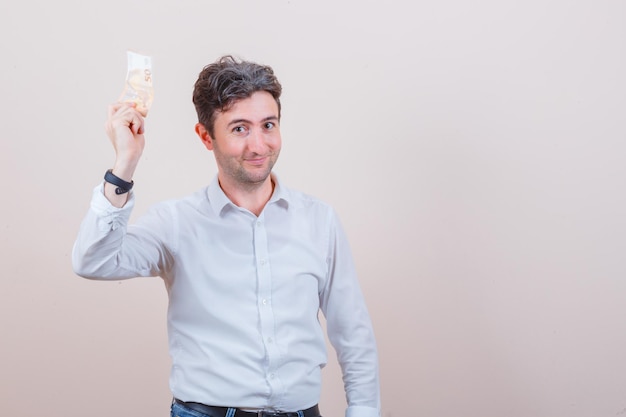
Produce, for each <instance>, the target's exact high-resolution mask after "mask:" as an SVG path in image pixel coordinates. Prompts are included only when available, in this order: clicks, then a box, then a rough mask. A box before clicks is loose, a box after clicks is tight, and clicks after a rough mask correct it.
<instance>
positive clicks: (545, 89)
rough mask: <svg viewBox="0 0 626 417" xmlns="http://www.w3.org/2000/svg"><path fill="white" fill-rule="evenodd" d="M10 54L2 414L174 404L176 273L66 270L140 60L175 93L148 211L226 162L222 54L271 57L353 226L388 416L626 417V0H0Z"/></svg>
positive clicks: (328, 186)
mask: <svg viewBox="0 0 626 417" xmlns="http://www.w3.org/2000/svg"><path fill="white" fill-rule="evenodd" d="M0 45H1V53H2V65H0V106H1V107H0V110H1V113H0V173H1V175H2V182H1V190H2V204H1V205H0V231H1V232H0V253H1V255H0V256H1V258H0V259H1V262H2V263H1V269H0V270H1V275H2V277H1V279H0V330H1V333H2V336H1V339H0V340H1V342H0V410H2V411H1V414H2V415H7V416H13V417H21V416H37V415H45V416H53V417H56V416H58V417H74V416H76V417H78V416H86V415H90V416H94V417H105V416H115V415H128V416H163V417H165V416H167V415H168V404H169V401H170V394H169V391H168V386H167V377H168V367H169V357H168V353H167V348H166V333H165V308H166V294H165V291H164V289H163V284H162V282H161V280H160V279H142V280H131V281H126V282H124V283H101V282H92V281H87V280H83V279H80V278H77V277H76V276H75V275H74V274H73V273H72V270H71V267H70V259H69V256H70V251H71V247H72V243H73V240H74V237H75V235H76V231H77V228H78V225H79V222H80V220H81V219H82V216H83V214H84V213H85V211H86V210H87V207H88V202H89V198H90V193H91V189H92V187H93V186H94V185H95V184H96V183H97V182H98V181H100V179H101V177H102V175H103V173H104V171H105V170H106V169H107V168H108V167H110V165H111V164H112V161H113V151H112V149H111V147H110V145H109V143H108V140H107V138H106V136H105V134H104V131H103V124H104V120H105V114H106V106H107V104H108V103H109V102H112V101H114V100H116V99H117V97H118V96H119V94H120V93H121V90H122V87H123V81H124V77H125V73H126V50H127V49H134V50H137V51H139V52H143V53H146V54H149V55H152V56H153V59H154V80H155V87H156V97H155V102H154V105H153V109H152V111H151V112H150V115H149V118H148V120H147V139H148V144H147V149H146V151H145V154H144V157H143V161H142V164H141V166H140V167H139V171H138V173H137V176H136V178H135V182H136V192H137V196H138V205H137V208H136V211H135V215H139V214H141V213H142V212H144V211H145V210H146V208H147V207H148V206H149V205H150V204H152V203H154V202H157V201H160V200H163V199H166V198H172V197H180V196H183V195H185V194H188V193H190V192H192V191H194V190H196V189H198V188H199V187H201V186H203V185H205V184H206V183H207V182H208V181H209V180H210V179H211V178H212V177H213V175H214V174H215V165H214V162H213V157H212V155H211V154H209V153H208V152H206V150H205V149H204V148H203V147H202V145H201V143H200V142H199V140H197V138H196V137H195V135H194V132H193V124H194V123H195V114H194V110H193V107H192V104H191V90H192V86H193V83H194V81H195V78H196V76H197V74H198V72H199V71H200V69H201V68H202V66H204V65H205V64H206V63H208V62H210V61H213V60H214V59H216V58H217V57H218V56H219V55H221V54H224V53H233V54H236V55H238V56H240V57H243V58H247V59H251V60H257V61H260V62H262V63H267V64H270V65H272V66H273V67H274V69H275V70H276V72H277V73H278V76H279V78H280V79H281V81H282V83H283V85H284V97H283V106H284V113H283V124H282V132H283V139H284V149H283V154H282V156H281V160H280V161H279V163H278V165H277V172H278V173H279V174H280V175H281V177H282V178H283V180H285V181H286V183H287V184H288V185H290V186H292V187H295V188H299V189H302V190H304V191H307V192H308V193H310V194H313V195H316V196H318V197H320V198H322V199H324V200H326V201H328V202H329V203H331V204H332V205H333V206H334V207H335V208H336V209H337V210H338V211H339V213H340V215H341V217H342V220H343V222H344V224H345V227H346V229H347V232H348V234H349V237H350V240H351V242H352V244H353V251H354V255H355V258H356V262H357V264H358V269H359V272H360V277H361V281H362V285H363V290H364V292H365V296H366V298H367V301H368V304H369V306H370V310H371V314H372V318H373V321H374V325H375V330H376V333H377V337H378V343H379V349H380V359H381V382H382V394H383V416H384V417H407V416H436V417H448V416H450V417H452V416H455V417H456V416H465V417H555V416H568V417H579V416H580V417H590V416H591V417H612V416H625V415H626V359H625V358H626V356H625V353H624V352H626V266H625V259H626V256H625V255H624V253H625V251H626V220H625V217H624V212H625V209H626V199H625V196H624V190H625V185H626V184H625V178H626V164H625V163H624V162H625V161H624V159H625V155H626V154H625V152H626V143H625V140H624V139H625V133H626V124H625V119H626V118H625V114H626V80H625V74H626V3H625V2H624V1H621V0H613V1H610V0H593V1H592V0H587V1H584V0H567V1H566V0H562V1H555V0H547V1H545V0H544V1H535V0H531V1H522V0H518V1H496V0H475V1H461V0H442V1H428V2H411V1H402V2H393V1H389V2H382V1H367V0H361V1H328V0H322V1H304V0H281V1H241V0H237V1H190V0H181V1H178V2H169V1H148V0H143V1H121V0H110V1H107V2H89V1H78V0H74V1H72V0H59V1H54V2H50V1H44V0H35V1H32V2H17V1H14V0H8V1H7V0H4V1H3V2H2V3H0ZM331 358H334V355H332V354H331ZM344 401H345V400H344V396H343V392H342V388H341V381H340V376H339V373H338V370H337V365H336V363H335V361H334V359H333V360H332V361H331V363H330V364H329V366H328V367H327V369H326V371H325V385H324V392H323V398H322V403H321V405H322V407H323V411H324V415H325V417H336V416H341V415H343V410H344V406H345V404H344Z"/></svg>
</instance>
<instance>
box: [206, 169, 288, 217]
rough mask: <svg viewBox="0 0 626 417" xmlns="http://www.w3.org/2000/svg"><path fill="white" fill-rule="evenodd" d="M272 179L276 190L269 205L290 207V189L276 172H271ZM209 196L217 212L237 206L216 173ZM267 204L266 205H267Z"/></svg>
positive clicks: (210, 202)
mask: <svg viewBox="0 0 626 417" xmlns="http://www.w3.org/2000/svg"><path fill="white" fill-rule="evenodd" d="M270 175H271V176H272V179H273V180H274V192H273V193H272V196H271V197H270V199H269V201H268V202H267V205H269V204H277V205H278V206H280V207H284V208H285V209H288V208H289V203H290V200H291V195H290V193H289V190H288V189H287V188H286V187H284V186H283V185H282V182H281V181H280V180H279V178H278V175H276V174H275V173H273V172H272V173H271V174H270ZM207 197H208V199H209V204H210V205H211V207H212V208H213V210H215V213H216V214H218V215H221V214H222V213H223V212H224V210H225V209H226V208H227V207H232V208H236V207H237V206H236V205H235V204H234V203H233V202H232V201H230V199H229V198H228V197H227V196H226V194H225V193H224V190H222V187H220V183H219V180H218V176H217V175H215V177H214V178H213V181H211V183H210V184H209V186H208V187H207ZM267 205H266V206H267Z"/></svg>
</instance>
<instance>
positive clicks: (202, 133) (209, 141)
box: [196, 123, 213, 151]
mask: <svg viewBox="0 0 626 417" xmlns="http://www.w3.org/2000/svg"><path fill="white" fill-rule="evenodd" d="M196 134H197V135H198V137H199V138H200V140H201V141H202V143H204V146H205V147H206V148H207V149H208V150H210V151H212V150H213V138H212V137H211V135H209V131H208V130H206V128H205V127H204V125H203V124H202V123H196Z"/></svg>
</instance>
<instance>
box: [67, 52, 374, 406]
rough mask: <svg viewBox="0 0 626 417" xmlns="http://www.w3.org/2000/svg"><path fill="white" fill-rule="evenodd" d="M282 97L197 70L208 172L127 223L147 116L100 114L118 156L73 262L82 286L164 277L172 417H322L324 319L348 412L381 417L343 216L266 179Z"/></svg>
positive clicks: (242, 70)
mask: <svg viewBox="0 0 626 417" xmlns="http://www.w3.org/2000/svg"><path fill="white" fill-rule="evenodd" d="M280 94H281V85H280V84H279V82H278V80H277V79H276V77H275V75H274V72H273V70H272V69H271V68H270V67H267V66H262V65H258V64H255V63H251V62H245V61H238V60H236V59H234V58H232V57H230V56H226V57H223V58H221V59H220V60H218V61H217V62H215V63H213V64H210V65H208V66H206V67H205V68H204V69H203V70H202V72H201V73H200V75H199V77H198V80H197V81H196V84H195V88H194V93H193V102H194V104H195V106H196V110H197V113H198V123H197V124H196V129H195V130H196V133H197V134H198V136H199V137H200V140H201V141H202V143H203V144H204V145H205V147H206V148H207V149H208V150H210V151H212V152H213V154H214V156H215V160H216V162H217V167H218V174H217V176H216V178H215V179H214V180H213V181H212V182H211V183H210V185H208V186H207V187H205V188H203V189H202V190H200V191H198V192H196V193H194V194H192V195H190V196H188V197H186V198H183V199H181V200H177V201H168V202H163V203H160V204H157V205H155V206H154V207H152V208H151V209H150V210H149V211H148V212H147V213H146V214H145V215H143V216H142V217H140V218H139V219H138V220H137V222H136V223H135V224H133V225H128V219H129V216H130V213H131V210H132V207H133V204H134V195H133V193H132V191H131V190H130V189H131V188H132V186H133V182H132V178H133V175H134V172H135V169H136V167H137V164H138V162H139V159H140V157H141V154H142V151H143V148H144V143H145V142H144V119H143V115H142V113H140V112H139V110H138V109H137V107H136V105H134V104H128V103H116V104H113V105H111V106H110V108H109V116H108V121H107V123H106V130H107V134H108V136H109V138H110V139H111V142H112V143H113V146H114V148H115V152H116V159H115V163H114V165H113V168H112V169H111V170H109V171H107V173H106V174H105V181H104V183H103V184H100V185H98V186H97V187H96V188H95V190H94V193H93V197H92V202H91V208H90V210H89V212H88V213H87V215H86V217H85V219H84V220H83V223H82V225H81V228H80V231H79V235H78V238H77V240H76V243H75V245H74V251H73V255H72V259H73V266H74V270H75V272H76V273H77V274H78V275H81V276H83V277H85V278H94V279H110V280H115V279H126V278H132V277H137V276H160V277H162V278H163V280H164V282H165V285H166V288H167V291H168V295H169V307H168V335H169V347H170V354H171V357H172V369H171V376H170V387H171V390H172V393H173V395H174V401H173V402H172V410H171V415H172V417H174V416H178V417H190V416H193V417H198V416H202V417H204V416H210V417H218V416H219V417H233V416H235V417H240V416H251V417H252V416H260V415H263V416H285V417H289V416H293V417H296V416H298V417H302V416H306V417H318V416H319V415H320V414H319V410H318V407H317V403H318V401H319V397H320V384H321V370H322V368H323V367H324V365H325V364H326V360H327V357H326V356H327V355H326V348H325V341H324V334H323V331H322V328H321V326H320V323H319V321H318V312H319V311H320V310H321V311H322V312H323V314H324V315H325V317H326V322H327V331H328V336H329V340H330V341H331V343H332V345H333V346H334V348H335V350H336V352H337V358H338V360H339V363H340V365H341V369H342V372H343V379H344V386H345V391H346V398H347V401H348V408H347V410H346V416H347V417H374V416H379V415H380V394H379V382H378V359H377V352H376V346H375V341H374V335H373V331H372V326H371V323H370V319H369V316H368V313H367V309H366V306H365V303H364V300H363V297H362V294H361V291H360V289H359V285H358V282H357V277H356V274H355V268H354V265H353V262H352V258H351V254H350V249H349V246H348V242H347V240H346V236H345V234H344V232H343V231H342V229H341V226H340V224H339V220H338V218H337V216H336V214H335V212H334V211H333V210H332V209H331V208H330V207H329V206H328V205H326V204H324V203H322V202H320V201H319V200H317V199H315V198H312V197H309V196H307V195H305V194H303V193H300V192H297V191H295V190H291V189H289V188H286V187H285V186H284V185H283V183H282V182H281V181H280V180H279V179H278V177H277V176H276V175H275V174H274V173H273V172H272V167H273V166H274V164H275V162H276V160H277V158H278V155H279V153H280V148H281V135H280V112H281V107H280Z"/></svg>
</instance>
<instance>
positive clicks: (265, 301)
mask: <svg viewBox="0 0 626 417" xmlns="http://www.w3.org/2000/svg"><path fill="white" fill-rule="evenodd" d="M261 302H262V303H263V305H264V306H265V305H267V300H266V299H265V298H264V299H263V301H261Z"/></svg>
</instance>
